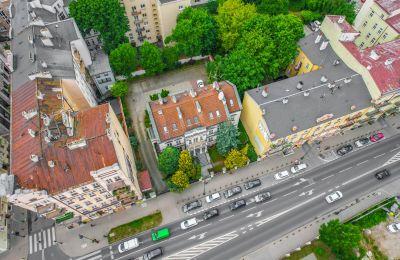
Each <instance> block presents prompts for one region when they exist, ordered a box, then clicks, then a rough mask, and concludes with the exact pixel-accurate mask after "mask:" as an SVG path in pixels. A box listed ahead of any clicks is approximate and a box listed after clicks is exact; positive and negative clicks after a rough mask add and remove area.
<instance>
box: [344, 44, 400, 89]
mask: <svg viewBox="0 0 400 260" xmlns="http://www.w3.org/2000/svg"><path fill="white" fill-rule="evenodd" d="M342 44H343V45H344V46H345V47H346V48H347V49H348V50H349V52H350V53H351V54H353V56H354V57H355V58H356V59H357V60H358V61H359V62H360V63H361V64H362V65H363V66H364V67H366V68H367V69H369V72H370V74H371V76H372V78H373V79H374V81H375V83H376V85H377V86H378V88H379V89H380V91H381V93H382V95H384V94H386V93H389V92H392V91H395V90H400V39H398V40H394V41H391V42H387V43H382V44H379V45H376V46H373V47H370V48H366V49H359V48H358V47H357V46H356V45H355V44H354V43H353V42H342ZM372 51H375V53H376V54H378V55H379V58H378V59H377V60H374V59H372V58H371V57H370V54H371V52H372ZM389 63H390V64H389Z"/></svg>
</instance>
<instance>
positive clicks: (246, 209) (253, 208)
mask: <svg viewBox="0 0 400 260" xmlns="http://www.w3.org/2000/svg"><path fill="white" fill-rule="evenodd" d="M254 208H255V207H252V208H248V209H246V210H243V211H242V212H246V211H249V210H252V209H254Z"/></svg>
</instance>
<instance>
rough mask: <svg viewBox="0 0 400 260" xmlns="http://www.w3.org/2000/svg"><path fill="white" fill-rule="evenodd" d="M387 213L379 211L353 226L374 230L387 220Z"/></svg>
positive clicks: (354, 223)
mask: <svg viewBox="0 0 400 260" xmlns="http://www.w3.org/2000/svg"><path fill="white" fill-rule="evenodd" d="M387 217H388V216H387V213H386V211H384V210H383V209H378V210H376V211H374V212H373V213H371V214H369V215H366V216H365V217H363V218H361V219H359V220H357V221H354V222H352V224H353V225H355V226H359V227H360V228H361V229H366V228H372V227H374V226H376V225H378V224H379V223H381V222H383V221H385V220H386V219H387Z"/></svg>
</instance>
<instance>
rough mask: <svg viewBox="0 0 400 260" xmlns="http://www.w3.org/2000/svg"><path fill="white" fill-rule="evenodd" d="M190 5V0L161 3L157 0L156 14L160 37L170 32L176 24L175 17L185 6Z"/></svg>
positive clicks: (164, 36) (163, 37)
mask: <svg viewBox="0 0 400 260" xmlns="http://www.w3.org/2000/svg"><path fill="white" fill-rule="evenodd" d="M188 6H190V0H177V1H171V2H168V3H164V4H162V3H161V2H159V1H158V15H159V19H160V27H161V36H162V39H163V40H165V38H166V37H167V36H168V35H170V34H171V32H172V29H174V28H175V26H176V18H177V17H178V14H179V13H180V12H181V11H183V9H184V8H185V7H188Z"/></svg>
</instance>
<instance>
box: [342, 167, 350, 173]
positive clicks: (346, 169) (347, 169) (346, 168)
mask: <svg viewBox="0 0 400 260" xmlns="http://www.w3.org/2000/svg"><path fill="white" fill-rule="evenodd" d="M351 168H353V167H349V168H346V169H343V170H341V171H340V172H339V173H342V172H345V171H348V170H350V169H351Z"/></svg>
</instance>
